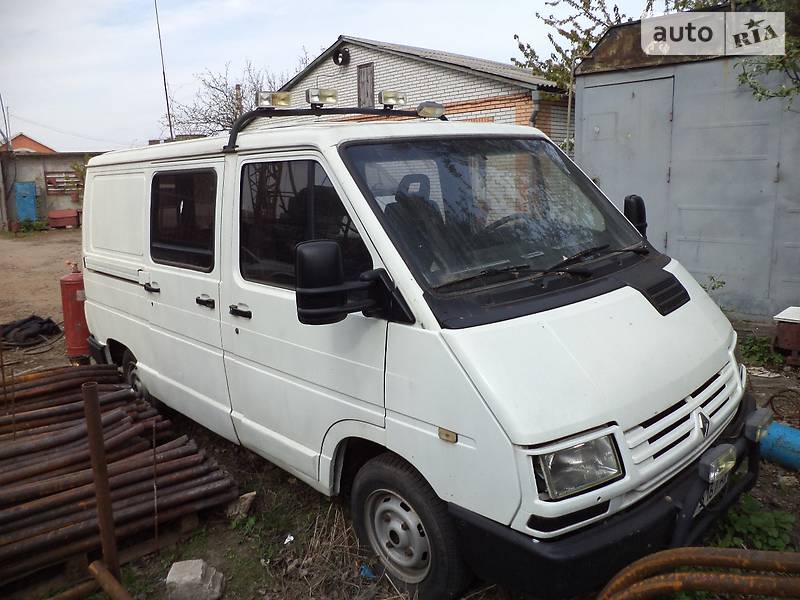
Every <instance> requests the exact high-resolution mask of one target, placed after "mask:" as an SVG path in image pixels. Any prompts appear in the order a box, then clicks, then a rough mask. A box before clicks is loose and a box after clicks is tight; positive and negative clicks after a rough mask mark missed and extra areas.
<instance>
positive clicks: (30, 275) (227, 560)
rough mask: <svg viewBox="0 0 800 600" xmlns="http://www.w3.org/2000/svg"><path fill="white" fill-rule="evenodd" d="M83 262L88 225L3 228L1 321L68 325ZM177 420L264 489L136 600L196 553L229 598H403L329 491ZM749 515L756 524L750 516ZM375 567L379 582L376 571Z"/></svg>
mask: <svg viewBox="0 0 800 600" xmlns="http://www.w3.org/2000/svg"><path fill="white" fill-rule="evenodd" d="M79 259H80V231H79V230H65V231H50V232H40V233H34V234H26V235H24V236H20V237H17V238H15V237H13V236H10V235H7V234H0V272H2V273H3V276H2V284H1V285H0V323H4V322H7V321H11V320H15V319H19V318H23V317H26V316H28V315H30V314H32V313H35V314H38V315H40V316H51V317H52V318H53V319H54V320H55V321H57V322H60V321H61V319H62V317H61V307H60V294H59V285H58V278H59V277H60V276H61V275H63V274H64V273H67V272H68V270H69V269H68V267H67V266H66V264H65V262H66V261H75V262H79ZM736 326H737V329H738V330H739V332H740V340H741V339H743V336H747V335H750V333H751V332H754V333H756V334H758V335H768V334H769V326H766V327H764V326H761V325H757V324H749V323H737V324H736ZM26 352H27V351H22V350H10V351H8V350H7V351H6V352H5V356H4V358H5V360H6V364H9V363H11V366H12V368H14V370H15V371H16V372H17V373H19V372H23V371H26V370H30V369H35V368H37V367H40V366H42V365H48V366H49V365H55V364H66V362H67V361H66V358H65V356H64V343H63V339H61V340H58V341H57V342H56V343H54V344H53V345H52V346H51V347H50V348H49V349H46V351H45V352H43V353H41V354H26ZM755 372H756V373H758V372H759V371H755ZM765 372H767V373H769V374H770V376H769V377H757V376H754V375H753V372H751V377H750V381H751V382H752V385H753V389H754V391H755V393H756V396H757V399H758V402H759V404H761V405H764V404H767V403H768V402H770V400H771V399H772V401H773V403H774V404H775V406H776V408H778V409H779V410H780V411H783V412H785V413H786V414H785V418H786V420H787V422H792V424H794V425H798V423H797V422H794V419H796V418H798V417H800V402H797V401H796V400H795V398H794V397H791V396H789V397H787V396H786V392H785V390H786V389H790V390H791V389H798V390H800V373H799V372H798V369H796V368H795V369H791V368H785V369H784V368H770V369H768V370H767V371H765ZM798 398H800V397H798ZM165 410H168V409H165ZM170 418H171V419H172V420H173V422H174V423H175V429H176V430H177V431H179V432H181V433H186V434H188V435H190V436H191V437H193V438H194V439H195V440H196V441H197V443H198V445H199V446H200V447H201V448H203V449H204V450H205V451H206V452H207V453H208V455H209V456H211V457H212V458H213V459H214V460H216V461H217V462H218V463H219V464H220V465H222V466H223V467H224V468H225V469H226V470H228V471H229V472H230V473H231V474H232V475H233V476H234V478H235V479H236V480H237V482H238V484H239V487H240V490H241V491H242V492H249V491H255V492H256V494H257V495H256V502H255V504H254V507H253V510H251V512H250V515H249V516H248V517H247V518H245V519H239V520H235V521H233V522H232V521H231V520H230V519H228V518H227V517H226V516H225V515H224V514H223V513H222V512H221V511H218V512H212V513H210V514H205V515H203V521H202V525H201V526H200V528H199V529H198V530H197V531H196V532H195V533H193V534H192V535H190V536H188V537H187V538H186V539H185V540H184V541H183V542H182V543H181V544H179V545H178V546H176V547H174V548H172V549H168V550H165V551H162V552H161V553H159V554H157V555H152V556H150V557H148V558H146V559H143V560H140V561H138V562H135V563H132V564H129V565H127V566H125V567H124V569H123V583H124V585H125V586H126V587H127V589H128V590H129V591H130V592H131V593H132V595H134V597H136V598H141V599H151V598H162V597H164V596H165V588H164V580H165V578H166V575H167V572H168V570H169V567H170V565H171V564H172V563H173V562H174V561H176V560H185V559H190V558H204V559H206V560H207V561H208V562H209V563H210V564H212V565H213V566H215V567H216V568H217V569H219V570H221V571H222V572H223V573H224V574H225V576H226V581H227V583H226V593H225V596H224V597H225V598H226V599H228V600H237V599H250V598H265V599H271V600H277V599H279V598H289V599H292V598H298V599H299V598H331V599H336V598H342V599H344V598H358V599H359V600H373V599H374V600H379V599H382V600H386V599H389V598H403V597H404V596H403V595H401V594H400V593H399V592H398V591H397V590H396V589H394V588H393V586H392V585H391V583H390V582H388V580H387V578H386V577H384V576H382V575H381V570H380V568H379V565H378V564H377V562H376V561H375V559H373V558H372V557H370V556H368V555H366V554H365V553H364V552H363V551H362V550H360V549H359V548H358V547H357V544H356V541H355V538H354V535H353V532H352V528H351V526H350V524H349V519H348V517H347V510H346V507H344V506H343V505H342V503H341V502H340V501H339V500H333V501H331V500H329V499H327V498H325V497H324V496H322V495H320V494H318V493H316V492H314V491H313V490H311V489H310V488H309V487H307V486H305V485H304V484H302V483H300V482H298V481H297V480H296V479H295V478H293V477H292V476H290V475H288V474H287V473H285V472H284V471H282V470H280V469H278V468H277V467H274V466H273V465H271V464H270V463H268V462H267V461H265V460H263V459H261V458H259V457H257V456H255V455H253V454H252V453H250V452H248V451H247V450H244V449H242V448H240V447H238V446H235V445H233V444H231V443H229V442H227V441H226V440H223V439H222V438H220V437H218V436H216V435H215V434H213V433H211V432H209V431H207V430H205V429H204V428H202V427H201V426H199V425H197V424H195V423H193V422H192V421H191V420H189V419H187V418H185V417H182V416H181V415H178V414H175V413H171V412H170ZM798 420H800V419H798ZM762 467H763V468H762V476H761V478H760V480H759V483H758V485H757V486H756V488H755V489H754V490H753V492H752V494H751V495H752V497H754V498H756V499H757V500H758V501H759V503H760V506H761V508H759V509H758V511H760V512H759V515H760V516H759V519H761V520H763V518H765V517H763V515H767V517H769V516H770V515H777V514H786V513H789V514H791V515H794V516H795V521H794V524H793V525H792V526H791V540H790V544H791V545H793V546H794V547H795V549H800V518H797V517H798V516H800V476H798V474H797V473H790V472H788V471H785V470H783V469H781V468H780V467H777V466H775V465H772V464H770V463H766V462H762ZM736 510H739V509H738V508H737V509H736ZM742 510H744V509H742ZM745 512H746V511H745ZM762 513H763V514H762ZM743 514H744V513H743ZM755 520H758V519H755ZM744 522H745V524H746V525H748V526H749V521H747V520H745V521H744ZM731 523H733V525H735V524H736V523H738V521H731V520H730V519H729V522H726V524H723V525H722V526H721V527H720V528H718V530H717V531H716V532H712V534H710V535H709V540H710V541H711V542H712V543H713V542H715V541H720V540H724V539H725V532H726V531H729V530H730V527H733V525H731ZM764 535H766V534H764ZM290 536H291V541H290ZM742 536H743V540H742V541H741V544H739V541H737V544H739V545H745V546H749V547H754V545H758V544H762V543H763V539H764V538H763V536H762V534H761V532H760V531H756V530H754V531H752V532H749V533H747V534H745V533H742ZM748 536H750V537H748ZM737 540H738V538H737ZM371 573H374V574H375V575H376V578H377V580H374V579H373V578H371V577H370V574H371ZM31 597H32V596H31ZM97 597H98V598H99V597H101V596H99V595H98V596H97ZM466 597H467V598H471V599H486V600H488V599H490V598H511V597H512V596H511V594H509V593H508V592H506V591H504V590H499V589H497V588H495V587H494V586H487V585H481V584H476V586H475V587H474V589H473V591H472V592H470V593H469V594H468V595H467V596H466ZM707 598H710V596H707Z"/></svg>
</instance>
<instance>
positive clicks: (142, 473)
mask: <svg viewBox="0 0 800 600" xmlns="http://www.w3.org/2000/svg"><path fill="white" fill-rule="evenodd" d="M204 459H205V457H204V456H203V455H202V454H200V453H197V454H191V455H190V456H184V457H182V458H178V459H175V460H172V461H168V462H163V463H158V464H157V465H156V469H155V470H156V475H157V476H158V475H161V474H167V473H171V472H174V471H178V470H180V469H184V468H187V467H193V466H196V465H198V464H199V463H201V462H203V460H204ZM152 472H153V468H152V465H150V466H147V467H144V468H141V469H135V470H133V471H130V472H127V473H121V474H120V475H117V476H115V477H112V478H111V487H112V489H113V488H114V487H115V486H123V485H128V484H131V483H135V482H137V481H142V480H144V479H147V478H148V477H152ZM151 481H152V480H151ZM93 491H94V489H93V486H92V485H91V484H87V485H83V486H80V487H77V488H73V489H70V490H65V491H64V492H60V493H58V494H52V495H50V496H45V497H43V498H37V499H36V500H31V501H29V502H26V503H24V504H17V505H14V506H10V507H8V508H4V509H2V510H0V523H7V522H9V521H12V520H13V521H16V520H17V519H18V518H19V517H22V516H25V515H30V514H33V513H36V512H38V511H41V510H44V509H46V508H50V507H53V506H58V505H59V504H61V503H62V502H68V501H72V500H78V499H81V498H85V497H87V496H90V495H92V492H93Z"/></svg>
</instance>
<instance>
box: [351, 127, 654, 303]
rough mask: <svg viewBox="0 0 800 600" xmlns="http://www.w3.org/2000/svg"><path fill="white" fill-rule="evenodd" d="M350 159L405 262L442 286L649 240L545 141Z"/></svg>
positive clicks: (392, 150)
mask: <svg viewBox="0 0 800 600" xmlns="http://www.w3.org/2000/svg"><path fill="white" fill-rule="evenodd" d="M343 153H344V156H345V159H346V162H347V163H348V164H349V166H350V169H351V171H352V172H353V175H354V177H355V178H356V180H357V182H358V183H359V185H360V187H361V188H362V190H363V191H364V192H366V194H367V197H368V200H369V201H370V203H371V204H372V205H373V208H374V209H375V210H376V212H377V213H378V216H379V217H380V218H381V220H382V222H383V224H384V226H385V228H386V230H387V232H388V233H389V235H390V237H391V238H392V240H393V241H394V243H395V244H396V245H397V246H398V247H399V249H400V251H401V253H402V254H403V256H404V258H405V260H406V262H408V263H409V266H410V267H411V268H412V270H413V271H415V274H416V275H417V276H418V277H420V278H421V279H422V280H423V281H424V283H425V284H426V285H427V287H429V288H432V289H434V290H437V289H440V290H442V291H445V290H446V289H447V288H449V287H457V288H458V289H466V288H474V287H480V286H483V285H488V284H490V283H491V284H494V283H496V282H497V280H498V278H496V277H489V275H498V274H510V275H512V276H513V277H509V279H511V278H514V277H516V276H517V275H519V274H523V275H525V276H528V274H529V273H530V274H531V276H532V275H534V274H536V273H537V272H539V271H547V269H552V268H555V267H559V266H562V265H563V263H565V259H570V258H571V257H574V256H575V255H579V258H580V260H567V262H573V263H577V262H581V261H583V260H592V259H593V258H594V257H596V256H601V255H605V254H608V253H611V252H614V251H616V250H620V249H623V248H628V247H630V246H633V245H636V244H638V243H640V242H642V238H641V236H640V235H639V234H638V232H637V231H636V230H635V229H634V228H633V227H632V226H631V225H630V224H629V223H628V222H627V221H626V220H625V219H624V218H623V217H622V216H621V215H620V214H619V212H617V210H616V209H615V208H614V207H613V206H611V205H610V203H609V202H608V200H606V198H605V197H603V196H602V194H600V193H599V192H598V191H597V189H596V188H595V187H594V186H593V185H592V184H591V182H590V181H589V180H588V179H587V178H586V176H585V175H583V173H581V172H580V170H579V169H578V168H577V167H575V165H574V164H572V162H571V161H570V160H569V159H567V158H566V157H565V156H564V154H563V153H562V152H560V151H559V150H558V149H557V148H556V147H555V146H554V145H553V144H552V143H550V142H548V141H547V140H543V139H528V138H507V137H506V138H502V137H490V138H444V139H414V140H398V141H392V142H386V143H383V142H381V143H374V142H369V143H363V144H351V145H348V146H347V147H346V148H345V150H344V152H343ZM581 268H583V273H584V274H585V273H586V270H585V268H584V267H583V265H581ZM561 274H563V275H564V276H567V275H569V273H564V272H563V270H562V271H561ZM499 279H500V280H502V279H503V278H502V277H501V278H499ZM462 283H463V286H462V285H458V284H462ZM454 284H456V285H455V286H454Z"/></svg>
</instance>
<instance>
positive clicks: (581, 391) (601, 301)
mask: <svg viewBox="0 0 800 600" xmlns="http://www.w3.org/2000/svg"><path fill="white" fill-rule="evenodd" d="M664 270H665V271H669V272H671V273H672V274H673V275H675V277H677V278H678V280H679V281H680V282H681V283H682V284H683V286H684V287H685V288H686V290H687V291H688V293H689V296H690V301H689V302H687V303H686V304H684V305H683V306H681V307H680V308H678V309H677V310H675V311H673V312H672V313H670V314H668V315H666V316H662V315H661V314H659V313H658V311H657V310H656V309H655V308H654V307H653V306H652V305H651V304H650V303H649V302H648V301H647V300H646V299H645V298H644V296H643V295H642V294H641V293H640V292H638V291H636V290H635V289H633V288H631V287H624V288H621V289H618V290H615V291H613V292H609V293H607V294H604V295H602V296H598V297H596V298H591V299H589V300H584V301H582V302H577V303H575V304H571V305H568V306H563V307H560V308H557V309H554V310H550V311H546V312H542V313H537V314H533V315H529V316H525V317H520V318H517V319H511V320H508V321H502V322H499V323H492V324H490V325H482V326H478V327H472V328H467V329H450V330H445V331H443V332H442V335H443V337H444V339H445V341H446V343H447V344H448V346H449V347H450V348H451V350H452V352H453V353H454V354H455V356H456V357H457V358H458V360H459V361H460V363H461V365H462V366H463V368H464V369H465V370H466V372H467V374H468V376H469V377H470V378H471V380H472V381H473V383H474V384H475V386H476V387H477V389H478V391H479V392H480V393H481V394H482V395H483V398H484V400H485V401H486V403H487V404H488V406H489V408H490V410H491V411H492V412H493V413H494V415H495V417H496V418H497V420H498V421H499V422H500V425H501V426H502V427H503V428H504V430H505V431H506V434H507V435H508V436H509V438H510V439H511V441H512V442H513V443H514V444H518V445H537V444H543V443H547V442H551V441H554V440H557V439H559V438H562V437H565V436H571V435H575V434H578V433H581V432H583V431H586V430H588V429H592V428H595V427H600V426H604V425H607V424H609V423H617V424H618V425H620V426H621V427H622V429H623V430H627V429H629V428H631V427H634V426H636V425H638V424H639V423H641V422H642V421H644V420H646V419H648V418H650V417H652V416H654V415H656V414H658V413H659V412H661V411H662V410H664V409H665V408H667V407H669V406H671V405H673V404H675V403H676V402H678V401H679V400H681V398H684V397H686V396H688V395H689V394H690V393H692V392H693V391H694V390H696V389H697V388H698V387H700V386H701V385H702V384H703V383H704V382H706V381H707V380H708V379H709V377H711V376H712V375H713V374H714V373H715V372H717V371H718V370H719V369H721V368H722V367H723V366H724V365H725V364H726V363H727V362H728V361H729V360H730V358H731V356H730V352H729V347H731V346H732V345H733V344H734V340H735V334H734V332H733V329H732V327H731V324H730V323H729V322H728V320H727V319H726V318H725V316H724V315H723V314H722V312H721V311H720V309H719V307H718V306H717V305H716V304H715V303H714V302H713V301H712V300H711V299H710V298H709V297H708V295H707V294H706V293H705V291H704V290H703V289H702V288H701V287H700V286H699V285H698V284H697V282H696V281H695V280H694V278H693V277H692V276H691V275H690V274H689V273H688V272H687V271H686V270H685V269H684V268H683V267H682V266H681V265H680V264H679V263H678V262H677V261H675V260H673V261H671V262H670V263H669V264H668V265H667V266H666V267H664Z"/></svg>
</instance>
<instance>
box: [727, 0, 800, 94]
mask: <svg viewBox="0 0 800 600" xmlns="http://www.w3.org/2000/svg"><path fill="white" fill-rule="evenodd" d="M758 4H759V5H760V6H761V8H762V10H764V11H770V12H771V11H779V12H785V13H786V54H785V55H783V56H750V57H747V58H744V59H742V61H741V62H739V63H737V65H736V66H737V67H738V69H739V83H740V84H742V85H746V86H749V87H750V89H751V90H752V91H753V96H755V98H756V100H759V101H761V100H767V99H769V98H785V99H786V101H787V108H788V107H791V105H792V103H793V102H794V99H795V98H797V96H800V8H798V3H797V0H758ZM773 73H777V74H779V75H781V77H779V79H778V81H776V82H774V83H766V82H765V79H766V77H767V76H769V75H771V74H773Z"/></svg>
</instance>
